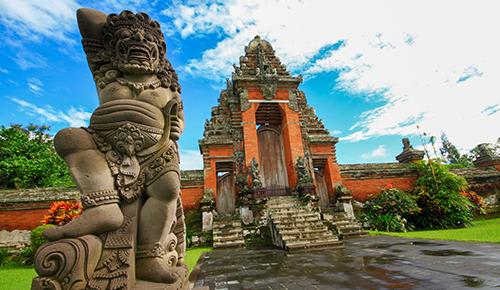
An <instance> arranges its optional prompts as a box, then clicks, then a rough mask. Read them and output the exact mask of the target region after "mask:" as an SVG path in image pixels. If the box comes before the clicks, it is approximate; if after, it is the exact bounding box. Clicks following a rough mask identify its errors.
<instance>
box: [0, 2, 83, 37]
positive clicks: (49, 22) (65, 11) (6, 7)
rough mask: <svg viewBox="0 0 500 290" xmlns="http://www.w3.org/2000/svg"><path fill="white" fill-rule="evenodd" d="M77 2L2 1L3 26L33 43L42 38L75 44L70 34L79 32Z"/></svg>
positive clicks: (1, 19) (0, 18) (0, 15)
mask: <svg viewBox="0 0 500 290" xmlns="http://www.w3.org/2000/svg"><path fill="white" fill-rule="evenodd" d="M78 7H79V5H78V3H77V2H76V1H74V0H59V1H50V0H18V1H10V0H0V9H1V10H2V13H1V14H0V22H1V23H2V24H3V25H5V26H6V27H7V28H8V29H9V30H10V31H13V32H15V33H17V35H18V36H20V37H22V38H24V39H27V40H32V41H40V40H41V39H42V37H47V38H50V39H55V40H60V41H65V42H68V43H74V40H73V39H71V37H70V36H69V32H70V31H72V30H74V29H75V28H76V24H75V10H76V9H77V8H78Z"/></svg>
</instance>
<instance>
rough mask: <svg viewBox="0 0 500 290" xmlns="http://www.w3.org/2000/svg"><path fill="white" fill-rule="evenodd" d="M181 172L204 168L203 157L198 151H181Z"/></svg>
mask: <svg viewBox="0 0 500 290" xmlns="http://www.w3.org/2000/svg"><path fill="white" fill-rule="evenodd" d="M179 153H180V158H181V164H180V167H181V170H192V169H202V168H203V157H202V156H201V154H200V152H199V151H197V150H186V149H184V150H183V149H181V150H180V152H179Z"/></svg>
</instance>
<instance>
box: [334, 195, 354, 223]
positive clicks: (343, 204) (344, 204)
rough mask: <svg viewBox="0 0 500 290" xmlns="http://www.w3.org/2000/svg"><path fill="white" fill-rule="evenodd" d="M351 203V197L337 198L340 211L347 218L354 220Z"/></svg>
mask: <svg viewBox="0 0 500 290" xmlns="http://www.w3.org/2000/svg"><path fill="white" fill-rule="evenodd" d="M351 201H352V196H351V195H347V196H341V197H339V198H338V202H339V204H340V208H341V210H342V211H343V212H344V213H345V214H346V216H347V217H348V218H350V219H355V216H354V210H353V208H352V202H351Z"/></svg>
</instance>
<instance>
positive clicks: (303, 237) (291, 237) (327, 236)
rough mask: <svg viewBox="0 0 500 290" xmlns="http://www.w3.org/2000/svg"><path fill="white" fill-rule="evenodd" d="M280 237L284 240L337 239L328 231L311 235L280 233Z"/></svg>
mask: <svg viewBox="0 0 500 290" xmlns="http://www.w3.org/2000/svg"><path fill="white" fill-rule="evenodd" d="M281 239H282V240H283V241H285V242H289V241H291V242H293V241H309V242H312V241H318V240H330V239H335V240H338V239H337V238H336V237H334V236H333V235H332V234H331V233H330V232H327V231H325V232H324V233H322V234H319V233H316V234H312V235H282V236H281Z"/></svg>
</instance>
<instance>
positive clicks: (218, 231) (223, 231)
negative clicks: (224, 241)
mask: <svg viewBox="0 0 500 290" xmlns="http://www.w3.org/2000/svg"><path fill="white" fill-rule="evenodd" d="M242 231H243V230H242V229H241V228H223V229H216V230H213V234H214V236H215V235H218V236H222V235H230V234H236V233H241V232H242Z"/></svg>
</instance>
